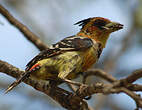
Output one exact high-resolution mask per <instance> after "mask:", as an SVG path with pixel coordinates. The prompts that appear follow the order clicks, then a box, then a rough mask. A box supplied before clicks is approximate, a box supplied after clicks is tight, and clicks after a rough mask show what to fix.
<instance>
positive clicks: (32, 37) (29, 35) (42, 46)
mask: <svg viewBox="0 0 142 110" xmlns="http://www.w3.org/2000/svg"><path fill="white" fill-rule="evenodd" d="M0 13H1V14H2V15H3V16H4V17H5V18H6V19H7V20H8V21H9V22H10V23H11V24H12V25H14V26H15V27H17V28H18V29H19V30H20V31H21V32H22V33H23V34H24V36H25V37H26V38H27V39H28V40H29V41H31V42H32V43H33V44H34V45H35V46H36V47H37V48H38V49H39V50H45V49H47V48H48V46H47V45H46V44H44V43H43V42H42V41H41V40H40V39H39V38H38V37H37V36H36V35H35V34H34V33H32V32H31V31H30V30H29V29H28V28H27V27H26V26H25V25H24V24H22V23H20V22H19V21H18V20H17V19H15V18H14V17H13V16H12V15H11V14H10V13H9V12H8V10H6V9H5V8H4V7H3V6H2V5H0Z"/></svg>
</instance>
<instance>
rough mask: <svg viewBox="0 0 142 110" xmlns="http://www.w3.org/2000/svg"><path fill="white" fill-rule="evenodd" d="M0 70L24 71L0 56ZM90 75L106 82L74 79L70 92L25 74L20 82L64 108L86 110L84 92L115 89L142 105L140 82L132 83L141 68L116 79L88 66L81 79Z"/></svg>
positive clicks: (15, 22) (27, 34)
mask: <svg viewBox="0 0 142 110" xmlns="http://www.w3.org/2000/svg"><path fill="white" fill-rule="evenodd" d="M0 13H1V14H2V15H3V16H5V17H6V18H7V20H8V21H9V22H10V23H11V24H13V25H14V26H16V27H17V28H18V29H19V30H20V31H21V32H22V33H23V34H24V35H25V37H26V38H27V39H28V40H29V41H31V42H32V43H33V44H34V45H35V46H36V47H37V48H38V49H39V50H44V49H46V48H48V46H47V45H45V44H44V43H43V42H42V41H41V40H40V39H39V38H38V37H37V36H36V35H35V34H33V33H32V32H31V31H30V30H29V29H28V28H27V27H26V26H24V25H23V24H22V23H20V22H19V21H18V20H16V19H15V18H14V17H13V16H12V15H11V14H10V13H9V12H8V11H7V10H6V9H5V8H4V7H2V6H1V5H0ZM0 72H3V73H5V74H7V75H9V76H12V77H14V78H18V77H20V75H21V74H24V73H25V71H22V70H20V69H18V68H16V67H14V66H13V65H10V64H8V63H7V62H4V61H1V60H0ZM90 75H95V76H97V77H100V78H103V79H105V80H106V81H108V82H110V83H109V84H104V83H95V84H92V85H85V84H81V83H78V84H79V85H81V86H80V87H79V88H78V89H77V91H75V92H74V93H71V92H68V91H66V90H64V89H61V88H59V87H50V85H49V84H48V82H47V81H39V80H36V79H33V78H31V77H30V78H28V79H26V80H25V81H24V83H26V84H28V85H30V86H32V87H33V88H35V89H36V90H38V91H41V92H43V93H45V94H47V95H48V96H50V97H52V98H53V99H54V100H55V101H57V102H58V103H59V104H60V105H61V106H62V107H64V108H67V109H69V110H89V107H88V104H87V103H86V101H84V98H85V97H87V96H91V95H93V94H96V93H102V94H116V93H125V94H127V95H128V96H130V97H131V98H132V99H133V100H134V101H135V102H136V105H137V109H138V108H142V98H141V97H140V96H139V95H138V94H136V93H135V91H142V85H138V84H132V83H133V82H135V81H136V80H137V79H139V78H141V77H142V69H140V70H137V71H135V72H133V73H132V74H131V75H129V76H128V77H126V78H123V79H120V80H117V79H116V78H114V77H113V76H111V75H110V74H108V73H106V72H104V71H102V70H98V69H92V70H89V71H87V72H86V75H85V76H84V82H85V81H86V79H87V77H88V76H90Z"/></svg>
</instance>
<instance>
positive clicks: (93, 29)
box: [75, 17, 123, 47]
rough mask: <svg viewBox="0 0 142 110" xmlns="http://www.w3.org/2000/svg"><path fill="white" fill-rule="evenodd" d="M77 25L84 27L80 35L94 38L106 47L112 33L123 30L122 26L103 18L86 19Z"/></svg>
mask: <svg viewBox="0 0 142 110" xmlns="http://www.w3.org/2000/svg"><path fill="white" fill-rule="evenodd" d="M76 24H78V25H79V26H82V28H81V30H80V32H79V33H78V35H84V36H86V37H90V38H93V39H95V40H96V41H98V42H100V43H102V44H103V46H104V47H105V44H106V41H107V39H108V37H109V35H110V33H112V32H115V31H117V30H120V29H122V28H123V25H122V24H120V23H117V22H112V21H110V20H109V19H106V18H103V17H93V18H88V19H84V20H81V21H79V22H77V23H76ZM76 24H75V25H76Z"/></svg>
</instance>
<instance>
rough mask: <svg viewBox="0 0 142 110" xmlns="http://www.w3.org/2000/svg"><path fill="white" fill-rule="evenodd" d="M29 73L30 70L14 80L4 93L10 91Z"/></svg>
mask: <svg viewBox="0 0 142 110" xmlns="http://www.w3.org/2000/svg"><path fill="white" fill-rule="evenodd" d="M29 75H30V72H26V73H25V74H23V75H22V76H21V77H20V78H19V79H17V80H16V81H14V82H13V83H12V84H11V85H10V86H9V87H8V88H7V89H6V90H5V94H7V93H8V92H9V91H11V90H12V89H13V88H14V87H16V86H17V85H18V84H20V83H21V82H22V81H24V80H25V79H26V78H27V77H28V76H29Z"/></svg>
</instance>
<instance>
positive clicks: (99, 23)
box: [93, 19, 107, 29]
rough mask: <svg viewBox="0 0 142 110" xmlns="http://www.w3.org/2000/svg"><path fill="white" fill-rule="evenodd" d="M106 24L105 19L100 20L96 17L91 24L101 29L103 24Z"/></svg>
mask: <svg viewBox="0 0 142 110" xmlns="http://www.w3.org/2000/svg"><path fill="white" fill-rule="evenodd" d="M106 24H107V23H106V21H104V20H101V19H97V20H95V21H94V23H93V26H96V27H98V28H100V29H103V26H105V25H106Z"/></svg>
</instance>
